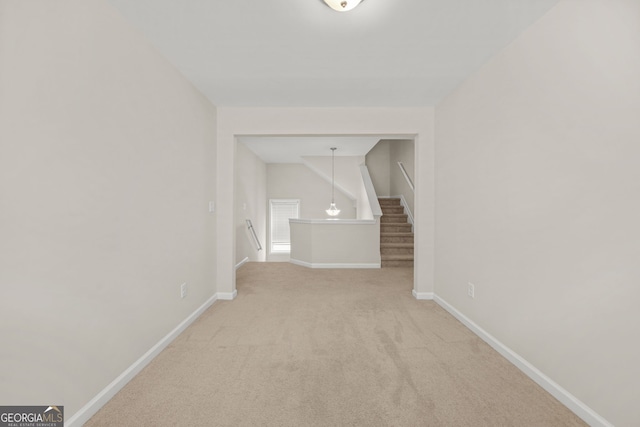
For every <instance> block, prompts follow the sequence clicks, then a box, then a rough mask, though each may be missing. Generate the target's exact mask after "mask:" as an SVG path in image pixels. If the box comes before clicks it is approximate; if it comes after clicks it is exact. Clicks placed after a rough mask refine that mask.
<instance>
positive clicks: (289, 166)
mask: <svg viewBox="0 0 640 427" xmlns="http://www.w3.org/2000/svg"><path fill="white" fill-rule="evenodd" d="M267 199H300V218H307V219H323V218H327V213H326V212H325V210H327V209H328V208H329V204H330V203H331V184H330V183H328V182H327V181H325V180H324V179H322V178H321V177H320V176H318V174H316V173H315V172H314V171H312V170H311V169H309V168H308V167H306V166H305V165H303V164H299V163H269V164H268V165H267ZM335 201H336V205H337V206H338V209H340V214H339V215H338V218H355V217H356V210H355V206H354V201H353V200H350V199H349V198H348V197H347V196H345V195H344V194H342V193H340V192H338V191H336V194H335Z"/></svg>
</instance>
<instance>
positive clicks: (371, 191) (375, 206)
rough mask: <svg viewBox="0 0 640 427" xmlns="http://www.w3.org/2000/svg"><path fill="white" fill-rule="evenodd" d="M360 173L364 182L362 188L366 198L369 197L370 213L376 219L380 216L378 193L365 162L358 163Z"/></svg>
mask: <svg viewBox="0 0 640 427" xmlns="http://www.w3.org/2000/svg"><path fill="white" fill-rule="evenodd" d="M360 174H361V175H362V182H363V183H364V189H365V191H366V193H367V199H369V206H370V207H371V214H372V215H373V217H374V218H376V219H377V218H380V217H381V216H382V209H381V208H380V203H378V195H377V194H376V189H375V187H374V186H373V181H371V175H370V174H369V168H367V165H366V164H362V165H360Z"/></svg>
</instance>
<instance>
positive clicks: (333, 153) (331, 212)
mask: <svg viewBox="0 0 640 427" xmlns="http://www.w3.org/2000/svg"><path fill="white" fill-rule="evenodd" d="M336 150H337V148H336V147H331V205H330V206H329V209H327V210H326V211H325V212H326V213H327V215H329V216H336V215H338V214H339V213H340V209H338V208H337V207H336V201H335V199H334V196H335V193H336V181H335V171H336Z"/></svg>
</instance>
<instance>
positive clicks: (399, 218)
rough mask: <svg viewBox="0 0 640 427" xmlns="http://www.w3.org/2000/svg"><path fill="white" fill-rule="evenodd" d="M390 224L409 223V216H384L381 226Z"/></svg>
mask: <svg viewBox="0 0 640 427" xmlns="http://www.w3.org/2000/svg"><path fill="white" fill-rule="evenodd" d="M390 222H395V223H398V222H407V216H406V215H401V216H390V215H382V216H381V217H380V223H381V224H386V223H390Z"/></svg>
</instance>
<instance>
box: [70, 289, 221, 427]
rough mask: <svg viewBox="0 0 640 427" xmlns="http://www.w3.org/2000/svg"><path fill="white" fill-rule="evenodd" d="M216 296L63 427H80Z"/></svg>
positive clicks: (212, 301)
mask: <svg viewBox="0 0 640 427" xmlns="http://www.w3.org/2000/svg"><path fill="white" fill-rule="evenodd" d="M217 299H218V298H217V296H216V295H215V294H214V295H213V296H212V297H211V298H209V299H208V300H207V301H206V302H205V303H204V304H202V305H201V306H200V307H199V308H198V309H197V310H196V311H194V312H193V313H191V314H190V315H189V317H187V318H186V319H184V320H183V321H182V322H181V323H180V324H179V325H178V326H176V327H175V328H174V329H173V330H172V331H171V332H169V333H168V334H167V335H165V337H164V338H162V339H161V340H160V341H158V343H157V344H156V345H154V346H153V347H151V348H150V349H149V351H147V352H146V353H145V354H144V355H143V356H142V357H140V358H139V359H138V360H136V361H135V362H134V363H133V364H132V365H131V366H129V367H128V368H127V369H126V370H125V371H124V372H123V373H122V374H120V375H119V376H118V377H117V378H116V379H115V380H113V381H112V382H111V383H110V384H109V385H108V386H106V387H105V388H104V389H103V390H102V391H101V392H100V393H98V394H97V395H96V396H95V397H94V398H93V399H91V400H90V401H89V403H87V404H86V405H84V406H83V407H82V408H80V410H79V411H78V412H76V413H75V414H73V416H72V417H71V418H69V419H68V420H67V421H65V423H64V425H65V427H76V426H77V427H80V426H82V425H83V424H84V423H86V422H87V421H89V419H90V418H91V417H92V416H94V415H95V413H96V412H98V411H99V410H100V408H102V407H103V406H104V405H105V404H106V403H107V402H108V401H109V400H111V398H112V397H113V396H115V395H116V393H118V392H119V391H120V390H121V389H122V388H123V387H124V386H125V385H126V384H127V383H128V382H129V381H131V380H132V379H133V377H135V376H136V375H137V374H138V373H140V371H142V369H144V367H145V366H147V365H148V364H149V362H151V361H152V360H153V359H154V358H155V357H156V356H157V355H158V354H160V352H161V351H162V350H164V349H165V347H167V346H168V345H169V344H170V343H171V341H173V340H174V339H176V337H177V336H178V335H180V334H181V333H182V332H183V331H184V330H185V329H187V327H188V326H189V325H190V324H191V323H193V321H194V320H196V319H197V318H198V317H200V315H201V314H202V313H204V312H205V310H206V309H208V308H209V307H210V306H211V305H212V304H213V303H214V302H216V300H217Z"/></svg>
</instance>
